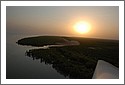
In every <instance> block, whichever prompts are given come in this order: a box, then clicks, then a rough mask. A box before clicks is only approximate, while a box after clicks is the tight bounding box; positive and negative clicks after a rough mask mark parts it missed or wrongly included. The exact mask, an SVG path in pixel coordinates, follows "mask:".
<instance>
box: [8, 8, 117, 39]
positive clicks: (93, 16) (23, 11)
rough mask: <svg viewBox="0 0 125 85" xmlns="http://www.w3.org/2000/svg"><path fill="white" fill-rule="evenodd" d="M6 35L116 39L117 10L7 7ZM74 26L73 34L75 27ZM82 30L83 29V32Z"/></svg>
mask: <svg viewBox="0 0 125 85" xmlns="http://www.w3.org/2000/svg"><path fill="white" fill-rule="evenodd" d="M6 9H7V12H6V13H7V15H6V16H7V17H6V18H7V33H8V34H17V35H19V34H25V35H34V34H35V35H68V36H76V37H79V36H83V37H90V38H91V37H99V38H106V39H119V23H118V22H119V18H118V16H119V15H118V14H119V12H118V11H119V10H118V7H114V6H110V7H109V6H106V7H104V6H100V7H94V6H91V7H90V6H85V7H84V6H70V7H68V6H58V7H56V6H41V7H25V6H24V7H20V6H18V7H16V6H14V7H13V6H12V7H7V8H6ZM80 21H85V22H87V23H88V24H89V25H90V26H91V29H90V28H89V27H88V26H89V25H86V24H85V23H82V24H79V25H78V24H77V27H76V28H77V29H75V30H76V32H74V28H73V26H74V24H76V23H79V22H80ZM83 28H84V29H83Z"/></svg>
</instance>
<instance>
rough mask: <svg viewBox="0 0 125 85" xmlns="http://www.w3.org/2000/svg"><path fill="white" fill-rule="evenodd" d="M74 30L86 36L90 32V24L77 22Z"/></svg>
mask: <svg viewBox="0 0 125 85" xmlns="http://www.w3.org/2000/svg"><path fill="white" fill-rule="evenodd" d="M74 30H75V31H76V32H78V33H80V34H85V33H88V32H89V31H90V24H89V23H87V22H84V21H80V22H77V23H76V24H75V25H74Z"/></svg>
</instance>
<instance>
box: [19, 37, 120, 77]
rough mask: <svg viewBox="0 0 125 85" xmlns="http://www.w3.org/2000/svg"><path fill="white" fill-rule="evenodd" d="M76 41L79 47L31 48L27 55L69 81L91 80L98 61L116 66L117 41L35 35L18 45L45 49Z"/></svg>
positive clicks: (117, 60) (117, 63)
mask: <svg viewBox="0 0 125 85" xmlns="http://www.w3.org/2000/svg"><path fill="white" fill-rule="evenodd" d="M64 39H67V40H69V41H71V40H75V41H78V42H79V43H80V45H76V46H75V45H74V46H64V47H52V48H50V49H32V50H29V51H26V55H27V56H29V57H31V58H32V59H33V60H34V59H40V60H41V62H45V63H46V64H51V65H52V67H53V68H54V69H56V70H57V72H59V73H60V74H62V75H64V76H65V77H67V76H68V77H69V78H72V79H91V78H92V75H93V73H94V70H95V67H96V64H97V61H98V60H105V61H107V62H109V63H111V64H113V65H114V66H116V67H119V41H118V40H105V39H91V38H79V37H59V36H38V37H28V38H23V39H20V40H18V42H17V43H18V44H20V45H30V46H44V45H52V44H56V43H57V42H59V43H62V42H65V41H64Z"/></svg>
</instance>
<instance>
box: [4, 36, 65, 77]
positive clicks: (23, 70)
mask: <svg viewBox="0 0 125 85" xmlns="http://www.w3.org/2000/svg"><path fill="white" fill-rule="evenodd" d="M22 37H25V36H22V35H21V36H17V35H9V36H7V49H6V52H7V53H6V54H7V55H6V78H7V79H64V78H65V77H64V76H63V75H61V74H60V73H58V72H57V71H56V70H55V69H53V68H52V65H46V64H45V63H44V62H42V63H40V60H39V59H38V60H32V58H30V57H27V56H25V52H26V50H29V49H32V48H33V47H31V46H21V45H18V44H17V43H16V41H17V40H19V39H20V38H22Z"/></svg>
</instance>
